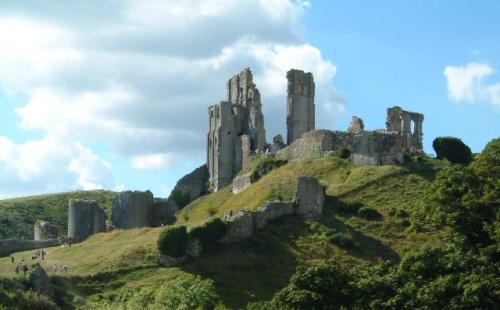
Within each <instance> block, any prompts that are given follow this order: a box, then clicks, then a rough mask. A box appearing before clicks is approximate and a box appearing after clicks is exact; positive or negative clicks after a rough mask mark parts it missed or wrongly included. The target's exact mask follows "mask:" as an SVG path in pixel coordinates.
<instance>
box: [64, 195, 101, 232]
mask: <svg viewBox="0 0 500 310" xmlns="http://www.w3.org/2000/svg"><path fill="white" fill-rule="evenodd" d="M105 229H106V213H105V212H104V210H103V209H102V208H100V207H99V205H98V203H97V202H96V201H95V200H81V199H71V200H70V201H69V210H68V237H69V238H72V239H74V240H75V241H83V240H85V239H87V238H88V237H90V236H91V235H93V234H96V233H99V232H103V231H105Z"/></svg>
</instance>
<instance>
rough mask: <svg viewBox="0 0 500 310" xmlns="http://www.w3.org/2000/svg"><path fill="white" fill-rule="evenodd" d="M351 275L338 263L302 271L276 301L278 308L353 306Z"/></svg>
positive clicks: (330, 262)
mask: <svg viewBox="0 0 500 310" xmlns="http://www.w3.org/2000/svg"><path fill="white" fill-rule="evenodd" d="M351 281H352V280H351V276H350V275H349V273H348V272H346V270H344V268H342V267H341V266H340V265H339V264H338V262H336V261H335V260H327V261H325V262H324V263H322V264H320V265H318V266H314V267H311V268H308V269H304V268H299V269H297V272H296V273H295V274H294V275H293V277H292V279H291V280H290V284H289V285H288V286H287V287H285V288H284V289H283V290H281V291H280V292H279V293H277V294H276V296H275V297H274V298H273V300H272V302H271V304H272V306H273V307H274V308H276V309H342V308H351V307H352V305H353V302H354V300H353V298H352V294H353V292H354V287H353V286H352V284H351Z"/></svg>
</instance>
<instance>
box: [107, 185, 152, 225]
mask: <svg viewBox="0 0 500 310" xmlns="http://www.w3.org/2000/svg"><path fill="white" fill-rule="evenodd" d="M153 202H154V199H153V193H151V192H150V191H145V192H141V191H124V192H121V193H120V194H118V195H117V196H116V198H115V199H114V200H113V206H112V209H111V222H112V223H113V225H114V226H115V227H116V228H120V229H130V228H137V227H149V226H152V223H153V218H152V217H153Z"/></svg>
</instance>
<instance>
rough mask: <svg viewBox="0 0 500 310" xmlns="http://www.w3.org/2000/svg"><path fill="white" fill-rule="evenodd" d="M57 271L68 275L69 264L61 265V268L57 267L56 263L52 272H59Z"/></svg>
mask: <svg viewBox="0 0 500 310" xmlns="http://www.w3.org/2000/svg"><path fill="white" fill-rule="evenodd" d="M57 271H59V273H60V274H61V275H67V274H68V266H66V265H64V266H63V265H60V266H59V268H57V265H56V264H54V267H52V272H53V273H54V274H57Z"/></svg>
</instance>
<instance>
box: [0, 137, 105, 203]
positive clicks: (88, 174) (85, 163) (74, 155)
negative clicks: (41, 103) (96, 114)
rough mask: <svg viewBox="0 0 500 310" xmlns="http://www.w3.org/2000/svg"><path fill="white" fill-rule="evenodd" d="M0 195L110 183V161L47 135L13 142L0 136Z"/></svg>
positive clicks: (85, 187)
mask: <svg viewBox="0 0 500 310" xmlns="http://www.w3.org/2000/svg"><path fill="white" fill-rule="evenodd" d="M0 150H1V151H0V167H1V168H2V169H1V171H2V174H1V176H0V197H3V196H12V195H13V194H15V193H22V192H29V193H47V192H57V191H65V190H68V189H83V190H88V189H102V188H110V187H111V186H113V180H112V176H111V165H110V164H109V163H107V162H106V161H104V160H102V159H101V158H99V157H98V156H97V155H96V154H94V153H93V152H92V151H91V150H90V149H88V148H85V147H83V146H82V145H80V144H79V143H78V142H74V141H69V140H60V139H59V138H58V137H52V136H47V137H45V138H44V139H42V140H33V141H27V142H25V143H22V144H15V143H14V142H13V141H12V140H10V139H9V138H7V137H3V136H0Z"/></svg>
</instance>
